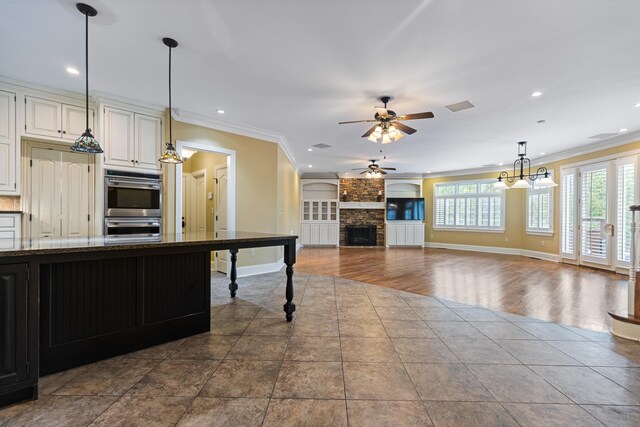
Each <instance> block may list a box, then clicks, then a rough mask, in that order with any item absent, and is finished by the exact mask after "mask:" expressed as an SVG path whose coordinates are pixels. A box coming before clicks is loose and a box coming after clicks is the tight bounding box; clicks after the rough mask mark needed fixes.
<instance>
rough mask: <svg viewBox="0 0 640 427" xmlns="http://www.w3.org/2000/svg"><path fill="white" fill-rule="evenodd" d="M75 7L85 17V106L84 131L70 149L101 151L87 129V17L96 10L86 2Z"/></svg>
mask: <svg viewBox="0 0 640 427" xmlns="http://www.w3.org/2000/svg"><path fill="white" fill-rule="evenodd" d="M76 7H77V8H78V10H79V11H80V13H82V14H83V15H84V19H85V46H84V54H85V57H84V60H85V69H84V72H85V76H84V77H85V83H86V85H85V89H86V92H85V108H86V111H85V112H86V119H87V121H86V124H87V125H86V127H85V131H84V133H83V134H82V135H80V137H78V139H76V140H75V142H74V143H73V145H72V146H71V150H73V151H78V152H80V153H103V151H102V148H100V143H99V142H98V140H97V139H95V138H94V137H93V135H92V134H91V129H89V17H90V16H96V15H97V14H98V11H97V10H95V9H94V8H93V7H91V6H89V5H88V4H84V3H77V4H76Z"/></svg>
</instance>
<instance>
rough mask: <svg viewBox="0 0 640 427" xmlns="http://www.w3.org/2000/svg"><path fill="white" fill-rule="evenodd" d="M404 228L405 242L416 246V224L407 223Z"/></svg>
mask: <svg viewBox="0 0 640 427" xmlns="http://www.w3.org/2000/svg"><path fill="white" fill-rule="evenodd" d="M404 229H405V240H404V244H405V245H408V246H415V244H416V233H415V226H413V225H405V227H404Z"/></svg>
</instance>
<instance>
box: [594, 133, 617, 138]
mask: <svg viewBox="0 0 640 427" xmlns="http://www.w3.org/2000/svg"><path fill="white" fill-rule="evenodd" d="M616 135H617V133H599V134H597V135H593V136H590V137H589V139H605V138H611V137H612V136H616Z"/></svg>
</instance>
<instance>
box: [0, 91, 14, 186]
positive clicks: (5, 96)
mask: <svg viewBox="0 0 640 427" xmlns="http://www.w3.org/2000/svg"><path fill="white" fill-rule="evenodd" d="M16 163H17V159H16V101H15V94H13V93H9V92H3V91H0V191H2V192H9V193H14V192H15V191H16V185H15V184H16Z"/></svg>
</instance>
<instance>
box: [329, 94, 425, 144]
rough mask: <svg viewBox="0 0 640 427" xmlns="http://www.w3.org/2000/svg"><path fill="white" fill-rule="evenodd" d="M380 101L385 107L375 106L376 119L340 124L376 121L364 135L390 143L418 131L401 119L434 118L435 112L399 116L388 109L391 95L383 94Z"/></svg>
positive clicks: (375, 140) (383, 142) (372, 139)
mask: <svg viewBox="0 0 640 427" xmlns="http://www.w3.org/2000/svg"><path fill="white" fill-rule="evenodd" d="M379 99H380V101H381V102H382V103H383V104H384V107H374V108H375V110H376V113H375V114H374V115H373V118H374V120H355V121H349V122H340V123H338V124H341V125H342V124H348V123H375V122H378V124H376V125H374V126H373V127H372V128H371V129H369V130H368V131H367V132H365V133H364V135H362V137H363V138H367V139H368V140H369V141H371V142H381V143H382V144H390V143H392V142H395V141H398V140H399V139H401V138H403V137H404V136H405V134H408V135H412V134H414V133H416V132H417V130H416V129H414V128H412V127H410V126H407V125H405V124H404V123H401V120H419V119H430V118H433V113H431V112H424V113H413V114H405V115H403V116H398V115H397V114H396V112H395V111H392V110H388V109H387V103H388V102H389V101H391V97H390V96H381V97H380V98H379Z"/></svg>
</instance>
